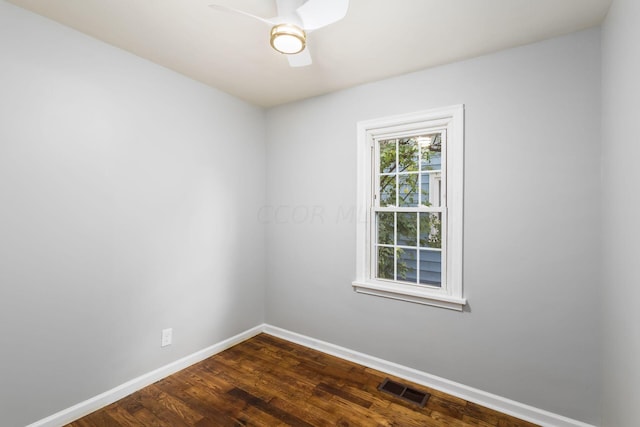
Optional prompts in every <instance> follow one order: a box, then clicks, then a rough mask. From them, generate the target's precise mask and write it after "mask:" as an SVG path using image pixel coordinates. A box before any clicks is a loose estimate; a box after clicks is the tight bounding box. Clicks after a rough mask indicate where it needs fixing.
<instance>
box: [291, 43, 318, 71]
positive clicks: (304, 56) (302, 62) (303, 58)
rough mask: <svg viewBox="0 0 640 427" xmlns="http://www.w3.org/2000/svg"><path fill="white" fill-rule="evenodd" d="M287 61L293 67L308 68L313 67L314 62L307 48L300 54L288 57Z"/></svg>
mask: <svg viewBox="0 0 640 427" xmlns="http://www.w3.org/2000/svg"><path fill="white" fill-rule="evenodd" d="M287 60H288V61H289V65H290V66H292V67H306V66H307V65H311V62H312V61H311V54H310V53H309V49H308V48H306V47H305V48H304V50H303V51H302V52H300V53H296V54H295V55H287Z"/></svg>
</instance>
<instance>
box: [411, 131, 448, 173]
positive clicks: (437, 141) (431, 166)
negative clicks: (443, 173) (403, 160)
mask: <svg viewBox="0 0 640 427" xmlns="http://www.w3.org/2000/svg"><path fill="white" fill-rule="evenodd" d="M417 139H418V141H419V145H420V157H421V159H422V161H421V162H420V170H423V171H430V170H439V169H441V163H442V160H441V159H442V155H441V152H442V136H441V134H439V133H437V134H433V135H425V136H420V137H418V138H417Z"/></svg>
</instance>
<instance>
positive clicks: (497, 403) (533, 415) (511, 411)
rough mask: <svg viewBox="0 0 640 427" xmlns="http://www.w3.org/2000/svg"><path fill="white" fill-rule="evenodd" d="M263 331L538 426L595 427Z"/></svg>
mask: <svg viewBox="0 0 640 427" xmlns="http://www.w3.org/2000/svg"><path fill="white" fill-rule="evenodd" d="M263 332H265V333H267V334H270V335H273V336H276V337H278V338H282V339H285V340H287V341H291V342H294V343H296V344H300V345H303V346H305V347H309V348H313V349H315V350H318V351H321V352H323V353H327V354H330V355H332V356H336V357H340V358H341V359H346V360H349V361H351V362H355V363H358V364H360V365H364V366H367V367H369V368H372V369H376V370H378V371H382V372H385V373H388V374H391V375H395V376H397V377H400V378H404V379H406V380H408V381H412V382H414V383H416V384H421V385H424V386H426V387H431V388H434V389H436V390H440V391H442V392H444V393H448V394H451V395H453V396H456V397H460V398H462V399H464V400H468V401H469V402H473V403H477V404H478V405H482V406H485V407H487V408H491V409H494V410H496V411H499V412H502V413H504V414H508V415H511V416H514V417H516V418H520V419H522V420H525V421H529V422H532V423H534V424H539V425H541V426H545V427H594V426H592V425H590V424H586V423H583V422H581V421H577V420H573V419H571V418H567V417H565V416H562V415H558V414H554V413H552V412H548V411H545V410H543V409H539V408H535V407H533V406H529V405H525V404H524V403H520V402H516V401H514V400H511V399H507V398H505V397H501V396H497V395H495V394H492V393H488V392H486V391H482V390H478V389H476V388H473V387H468V386H466V385H464V384H460V383H457V382H454V381H450V380H447V379H445V378H441V377H438V376H435V375H431V374H428V373H426V372H422V371H418V370H416V369H413V368H409V367H406V366H402V365H398V364H397V363H393V362H389V361H386V360H382V359H378V358H377V357H373V356H369V355H367V354H364V353H360V352H357V351H353V350H350V349H348V348H345V347H340V346H338V345H334V344H331V343H328V342H324V341H320V340H317V339H314V338H310V337H307V336H305V335H301V334H298V333H295V332H291V331H288V330H285V329H281V328H278V327H275V326H271V325H263Z"/></svg>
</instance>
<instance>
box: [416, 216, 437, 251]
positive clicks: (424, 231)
mask: <svg viewBox="0 0 640 427" xmlns="http://www.w3.org/2000/svg"><path fill="white" fill-rule="evenodd" d="M420 246H422V247H423V248H442V213H441V212H429V213H421V214H420Z"/></svg>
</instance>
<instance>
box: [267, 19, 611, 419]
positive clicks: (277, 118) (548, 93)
mask: <svg viewBox="0 0 640 427" xmlns="http://www.w3.org/2000/svg"><path fill="white" fill-rule="evenodd" d="M427 54H428V52H425V55H427ZM600 77H601V76H600V33H599V30H597V29H596V30H590V31H586V32H581V33H577V34H573V35H570V36H566V37H562V38H557V39H553V40H549V41H546V42H542V43H538V44H534V45H529V46H525V47H521V48H517V49H512V50H507V51H503V52H500V53H497V54H492V55H488V56H484V57H480V58H477V59H473V60H470V61H466V62H460V63H455V64H452V65H447V66H443V67H439V68H435V69H430V70H426V71H421V72H417V73H413V74H409V75H405V76H401V77H398V78H393V79H388V80H384V81H380V82H376V83H373V84H368V85H364V86H360V87H357V88H353V89H350V90H345V91H341V92H337V93H334V94H330V95H327V96H322V97H318V98H314V99H310V100H306V101H302V102H297V103H293V104H290V105H285V106H282V107H278V108H274V109H271V110H269V111H268V112H267V140H268V149H267V188H268V190H267V191H268V200H269V206H270V211H269V212H270V213H269V214H267V215H264V217H263V218H262V219H263V221H264V222H265V223H266V225H267V254H268V255H267V263H268V266H269V267H268V279H269V280H268V288H267V300H266V301H267V305H266V310H267V321H268V322H269V323H271V324H273V325H276V326H280V327H283V328H287V329H290V330H293V331H296V332H299V333H303V334H306V335H309V336H312V337H314V338H317V339H321V340H326V341H329V342H331V343H335V344H338V345H342V346H346V347H348V348H351V349H355V350H358V351H362V352H365V353H368V354H371V355H375V356H378V357H381V358H383V359H387V360H390V361H394V362H397V363H400V364H403V365H407V366H411V367H414V368H417V369H420V370H423V371H426V372H429V373H432V374H435V375H439V376H442V377H445V378H448V379H451V380H454V381H458V382H461V383H463V384H466V385H469V386H472V387H477V388H479V389H482V390H486V391H489V392H493V393H496V394H498V395H501V396H506V397H509V398H511V399H514V400H517V401H520V402H524V403H527V404H530V405H533V406H536V407H539V408H544V409H547V410H549V411H552V412H556V413H560V414H563V415H566V416H569V417H572V418H576V419H579V420H583V421H586V422H590V423H596V424H598V423H599V414H600V413H599V401H600V391H601V384H600V383H601V381H600V375H599V372H600V371H601V363H600V343H601V324H600V317H599V316H598V313H599V310H600V305H599V303H600V299H599V298H600V293H599V284H600V283H599V268H598V266H599V261H600V248H599V244H600V222H601V215H600V211H599V209H598V205H599V203H600V197H599V196H600V193H599V188H600V184H599V183H600V176H599V174H600V161H599V144H600V120H601V117H600V95H601V92H600V82H601V79H600ZM458 103H463V104H465V105H466V154H465V162H466V168H465V220H464V223H465V236H464V289H465V296H466V297H467V298H468V301H469V307H468V309H469V310H468V311H466V312H464V313H458V312H453V311H448V310H444V309H440V308H433V307H428V306H422V305H417V304H411V303H406V302H399V301H394V300H388V299H383V298H378V297H372V296H366V295H360V294H355V293H354V292H353V291H352V288H351V280H352V279H353V278H354V275H355V246H356V242H355V221H356V220H357V218H356V216H355V215H354V216H350V215H349V213H350V212H351V213H353V212H352V211H351V209H352V208H353V206H354V203H355V199H356V186H355V181H356V179H355V166H356V128H355V126H356V122H357V121H358V120H363V119H371V118H376V117H380V116H385V115H392V114H400V113H407V112H413V111H417V110H422V109H428V108H434V107H440V106H448V105H452V104H458ZM278 209H279V210H278ZM276 212H277V215H276Z"/></svg>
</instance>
